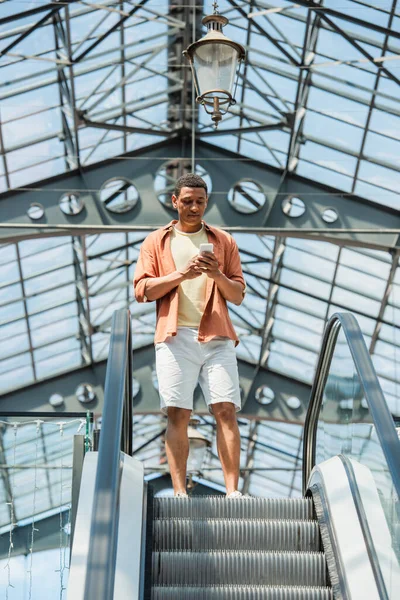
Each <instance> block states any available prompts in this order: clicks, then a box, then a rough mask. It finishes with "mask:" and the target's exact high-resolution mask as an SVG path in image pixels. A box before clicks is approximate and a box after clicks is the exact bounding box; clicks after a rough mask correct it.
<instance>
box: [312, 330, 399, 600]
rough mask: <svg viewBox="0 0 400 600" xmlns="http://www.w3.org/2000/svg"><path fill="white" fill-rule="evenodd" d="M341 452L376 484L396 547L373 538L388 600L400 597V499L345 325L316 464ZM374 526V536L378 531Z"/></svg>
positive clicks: (327, 395)
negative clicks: (398, 585) (396, 582)
mask: <svg viewBox="0 0 400 600" xmlns="http://www.w3.org/2000/svg"><path fill="white" fill-rule="evenodd" d="M339 454H342V455H345V456H346V457H348V458H351V459H352V460H353V461H357V462H358V463H360V464H362V465H364V466H365V467H368V469H369V470H370V473H371V475H372V477H373V480H374V482H375V485H376V489H377V492H378V495H379V499H380V501H381V504H382V509H383V514H384V515H385V517H386V521H387V525H388V528H389V531H390V535H391V536H392V548H384V549H383V548H382V546H380V545H379V544H378V543H376V542H377V540H376V538H375V537H373V540H374V542H375V550H376V553H377V556H378V560H379V566H380V567H381V571H382V575H383V578H384V581H385V585H386V588H387V592H388V598H395V597H397V595H398V590H394V589H391V586H392V585H393V584H392V582H391V573H394V572H396V570H398V569H399V561H400V553H399V548H398V547H397V544H396V536H397V535H398V533H397V532H398V527H399V516H398V514H397V510H398V497H397V493H396V489H395V487H394V483H393V480H392V476H391V473H390V471H389V466H388V464H387V462H386V458H385V454H384V452H383V449H382V446H381V443H380V440H379V438H378V435H377V432H376V428H375V425H374V421H373V418H372V415H371V413H370V410H369V408H368V405H367V401H366V397H365V391H364V388H363V383H362V380H361V378H360V376H359V374H358V372H357V369H356V366H355V364H354V360H353V358H352V355H351V352H350V348H349V346H348V343H347V340H346V337H345V334H344V332H343V330H342V329H341V330H340V333H339V336H338V339H337V343H336V347H335V350H334V354H333V359H332V362H331V365H330V370H329V375H328V378H327V381H326V384H325V389H324V395H323V403H322V409H321V413H320V420H319V423H318V430H317V443H316V463H317V464H318V463H320V462H322V461H324V460H327V459H328V458H331V457H333V456H336V455H339ZM362 500H364V497H363V496H362ZM365 500H367V499H365ZM370 530H371V534H373V530H372V529H370Z"/></svg>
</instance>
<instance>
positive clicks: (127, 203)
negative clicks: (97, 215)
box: [100, 177, 139, 214]
mask: <svg viewBox="0 0 400 600" xmlns="http://www.w3.org/2000/svg"><path fill="white" fill-rule="evenodd" d="M100 200H101V201H102V202H103V204H104V206H105V207H106V209H107V210H108V211H109V212H112V213H117V214H121V213H126V212H128V211H129V210H132V208H134V207H135V206H136V204H137V203H138V201H139V192H138V191H137V189H136V187H135V186H134V185H133V183H132V182H131V181H129V179H124V178H122V177H115V178H114V179H109V180H108V181H106V182H105V183H104V184H103V185H102V187H101V190H100Z"/></svg>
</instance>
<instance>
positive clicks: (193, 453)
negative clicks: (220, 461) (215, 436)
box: [187, 426, 210, 474]
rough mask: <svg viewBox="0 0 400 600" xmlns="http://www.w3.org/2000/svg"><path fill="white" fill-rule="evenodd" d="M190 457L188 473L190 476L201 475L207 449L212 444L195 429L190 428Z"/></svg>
mask: <svg viewBox="0 0 400 600" xmlns="http://www.w3.org/2000/svg"><path fill="white" fill-rule="evenodd" d="M188 438H189V456H188V461H187V472H188V473H189V474H193V473H201V470H202V466H203V461H204V458H205V455H206V450H207V447H208V446H209V445H210V442H209V441H208V440H207V438H205V437H204V435H202V434H201V433H200V432H199V431H197V430H196V429H195V428H194V427H190V426H189V427H188Z"/></svg>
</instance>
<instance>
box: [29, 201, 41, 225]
mask: <svg viewBox="0 0 400 600" xmlns="http://www.w3.org/2000/svg"><path fill="white" fill-rule="evenodd" d="M27 213H28V217H29V218H30V219H32V220H33V221H38V220H39V219H41V218H42V217H43V216H44V206H43V204H40V202H32V204H31V205H30V207H29V208H28V210H27Z"/></svg>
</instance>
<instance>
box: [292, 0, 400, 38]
mask: <svg viewBox="0 0 400 600" xmlns="http://www.w3.org/2000/svg"><path fill="white" fill-rule="evenodd" d="M292 1H293V0H285V2H292ZM296 4H299V5H300V6H304V7H305V8H308V9H310V10H316V11H320V12H321V13H322V15H324V14H326V15H330V16H331V17H335V18H338V19H341V20H342V21H349V22H350V23H354V24H355V25H359V26H360V27H364V28H365V29H372V30H373V31H377V32H378V33H382V34H383V35H386V33H387V28H386V27H382V26H381V25H378V24H377V23H373V22H371V21H365V20H364V19H359V18H358V17H354V16H353V15H351V14H350V13H348V12H346V11H344V10H343V11H339V10H335V9H333V8H328V7H327V6H324V7H323V8H322V9H321V5H320V4H318V3H317V2H313V1H312V0H296ZM390 35H391V36H392V37H394V38H396V39H399V40H400V31H395V30H394V29H393V30H391V32H390Z"/></svg>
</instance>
